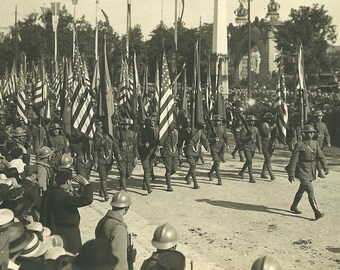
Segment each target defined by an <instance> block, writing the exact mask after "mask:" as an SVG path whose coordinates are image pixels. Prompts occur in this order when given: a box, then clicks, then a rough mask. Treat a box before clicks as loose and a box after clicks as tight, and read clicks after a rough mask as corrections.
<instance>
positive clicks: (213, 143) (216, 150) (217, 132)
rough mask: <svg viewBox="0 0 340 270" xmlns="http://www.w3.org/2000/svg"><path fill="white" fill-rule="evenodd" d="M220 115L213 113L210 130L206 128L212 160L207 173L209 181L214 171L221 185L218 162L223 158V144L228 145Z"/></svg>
mask: <svg viewBox="0 0 340 270" xmlns="http://www.w3.org/2000/svg"><path fill="white" fill-rule="evenodd" d="M222 120H223V119H222V117H221V116H219V115H214V117H213V119H212V122H213V127H212V130H210V129H209V130H208V136H209V144H210V152H211V157H212V159H213V161H214V163H213V165H212V167H211V169H210V171H209V173H208V177H209V181H212V180H213V178H212V174H213V173H214V172H216V176H217V181H218V182H217V184H218V185H222V179H221V174H220V164H221V160H223V156H224V149H225V146H226V145H228V136H227V131H226V130H225V128H224V126H222Z"/></svg>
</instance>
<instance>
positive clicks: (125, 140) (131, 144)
mask: <svg viewBox="0 0 340 270" xmlns="http://www.w3.org/2000/svg"><path fill="white" fill-rule="evenodd" d="M131 125H132V120H131V119H129V118H124V119H123V120H122V121H121V122H120V125H119V126H118V130H116V132H115V133H114V138H113V145H114V154H115V157H116V160H117V163H118V164H117V166H118V170H119V175H120V177H119V184H120V188H121V189H123V190H125V191H127V190H126V181H127V179H128V178H129V176H130V175H131V173H132V171H133V168H134V167H135V166H136V164H137V155H138V153H137V141H136V133H135V132H134V131H132V130H130V126H131Z"/></svg>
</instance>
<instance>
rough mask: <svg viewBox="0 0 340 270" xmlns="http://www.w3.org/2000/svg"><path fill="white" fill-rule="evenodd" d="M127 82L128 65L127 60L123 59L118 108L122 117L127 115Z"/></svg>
mask: <svg viewBox="0 0 340 270" xmlns="http://www.w3.org/2000/svg"><path fill="white" fill-rule="evenodd" d="M126 82H127V63H126V60H125V61H124V60H123V59H122V64H121V68H120V85H119V94H118V99H117V103H118V108H119V112H120V114H121V115H125V106H126V94H127V90H126Z"/></svg>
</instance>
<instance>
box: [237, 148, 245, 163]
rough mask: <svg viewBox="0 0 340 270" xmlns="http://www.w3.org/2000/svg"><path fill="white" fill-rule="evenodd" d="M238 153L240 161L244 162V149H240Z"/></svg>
mask: <svg viewBox="0 0 340 270" xmlns="http://www.w3.org/2000/svg"><path fill="white" fill-rule="evenodd" d="M238 153H239V155H240V161H241V162H244V153H243V151H242V150H238Z"/></svg>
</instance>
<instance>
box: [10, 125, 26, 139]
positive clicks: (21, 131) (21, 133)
mask: <svg viewBox="0 0 340 270" xmlns="http://www.w3.org/2000/svg"><path fill="white" fill-rule="evenodd" d="M12 136H13V137H21V136H26V131H25V130H24V129H23V128H21V127H17V128H16V129H15V130H13V131H12Z"/></svg>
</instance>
